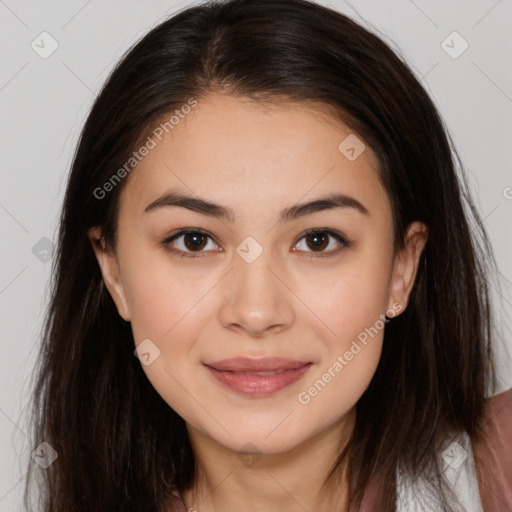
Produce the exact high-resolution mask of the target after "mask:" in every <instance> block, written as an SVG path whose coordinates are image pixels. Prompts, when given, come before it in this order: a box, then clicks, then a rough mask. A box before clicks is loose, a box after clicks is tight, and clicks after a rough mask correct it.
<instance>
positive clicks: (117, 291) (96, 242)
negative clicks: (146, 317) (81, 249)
mask: <svg viewBox="0 0 512 512" xmlns="http://www.w3.org/2000/svg"><path fill="white" fill-rule="evenodd" d="M88 237H89V240H90V242H91V245H92V248H93V250H94V254H95V256H96V259H97V260H98V265H99V267H100V270H101V275H102V276H103V282H104V283H105V286H106V287H107V290H108V291H109V293H110V296H111V297H112V300H113V301H114V303H115V305H116V307H117V311H118V312H119V314H120V315H121V317H122V318H123V319H124V320H126V321H127V322H129V321H130V310H129V308H128V301H127V299H126V290H125V288H124V284H123V280H122V278H121V272H120V268H119V261H118V260H117V257H116V255H115V253H114V250H113V249H111V248H109V247H107V244H106V242H105V238H104V237H103V235H102V233H101V228H100V227H99V226H96V227H93V228H90V229H89V231H88Z"/></svg>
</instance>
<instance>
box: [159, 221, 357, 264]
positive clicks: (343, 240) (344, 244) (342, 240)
mask: <svg viewBox="0 0 512 512" xmlns="http://www.w3.org/2000/svg"><path fill="white" fill-rule="evenodd" d="M189 233H198V234H202V235H205V236H206V237H207V238H210V239H211V240H212V241H213V242H214V243H215V244H217V245H219V244H218V243H217V242H216V240H215V237H213V236H212V235H211V234H210V233H208V232H207V231H205V230H203V229H200V228H182V229H180V230H178V231H176V232H175V233H174V234H172V235H170V236H168V237H166V238H165V239H164V240H163V241H162V245H163V246H164V247H165V248H166V249H167V250H168V251H170V252H173V253H175V254H178V255H180V256H182V257H188V258H197V257H201V256H202V255H203V254H205V253H207V252H210V251H197V252H194V251H183V250H181V249H175V248H173V247H172V246H171V243H172V242H173V241H174V240H175V239H177V238H179V237H180V236H183V235H186V234H189ZM311 234H325V235H328V236H331V237H332V238H334V239H335V240H336V241H337V242H338V243H339V245H340V247H338V248H337V249H331V250H329V251H323V252H318V253H315V252H314V251H293V252H294V253H297V252H299V253H305V254H306V257H312V258H322V257H328V256H334V255H336V254H338V253H339V252H340V250H342V249H344V248H348V247H350V246H351V244H352V242H351V241H350V240H349V239H348V238H347V237H346V236H344V235H342V234H341V233H339V232H338V231H336V230H333V229H330V228H311V229H308V230H306V231H304V232H303V233H301V234H300V235H299V237H298V238H297V240H296V241H295V242H294V244H293V246H294V247H295V246H296V245H297V244H298V243H299V242H300V241H301V240H302V239H303V238H305V237H306V236H308V235H311Z"/></svg>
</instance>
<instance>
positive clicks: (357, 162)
mask: <svg viewBox="0 0 512 512" xmlns="http://www.w3.org/2000/svg"><path fill="white" fill-rule="evenodd" d="M169 117H170V116H165V118H164V119H165V120H167V119H168V118H169ZM153 139H154V140H155V142H156V144H155V146H154V148H153V149H151V151H149V153H148V154H147V156H145V157H144V158H143V159H142V160H141V161H140V163H139V164H138V165H137V166H136V168H135V169H134V171H133V172H132V174H131V175H130V176H129V180H128V183H127V184H126V187H125V189H124V190H123V193H122V197H121V203H125V204H126V203H129V204H130V210H132V211H133V210H134V209H135V210H137V211H142V210H144V208H145V206H147V204H149V202H150V201H151V200H152V199H154V196H155V194H161V193H162V192H163V191H165V189H171V188H172V189H179V190H181V191H182V192H184V193H187V194H188V195H194V194H196V195H200V196H202V197H210V198H212V199H215V200H216V202H221V203H223V204H233V205H238V206H242V205H247V206H248V207H249V206H250V207H252V208H253V207H258V208H260V209H261V207H262V206H264V205H265V204H266V205H267V206H269V207H270V203H273V202H277V203H283V202H284V203H286V204H289V203H291V202H294V201H295V202H297V201H299V200H301V199H302V198H304V199H308V198H312V197H313V196H315V195H321V194H324V195H325V193H326V192H332V191H333V190H334V189H336V190H338V191H342V192H344V193H352V194H354V195H355V194H357V195H358V196H359V197H360V198H364V199H365V200H366V201H369V202H371V203H373V205H374V206H378V203H379V201H380V202H382V203H383V204H382V206H383V207H385V206H386V204H385V203H386V194H385V192H384V189H383V188H382V185H381V182H380V179H379V175H378V160H377V157H376V155H375V154H374V153H373V151H372V150H371V148H370V147H369V146H368V145H366V144H364V141H363V140H362V139H361V138H360V137H359V136H358V135H357V134H355V133H353V132H352V130H351V129H350V128H349V127H348V126H347V125H345V124H344V123H343V122H341V121H340V120H339V119H336V118H335V117H334V114H333V113H332V111H331V110H329V109H328V108H327V107H325V106H323V105H320V104H311V103H309V104H305V103H291V102H285V101H284V100H283V102H282V103H280V104H271V105H269V104H268V103H256V102H254V101H252V100H249V99H247V98H240V97H235V96H232V95H226V94H219V93H215V94H211V95H209V96H206V97H205V98H202V99H199V100H198V103H197V105H196V106H195V107H194V108H193V109H192V110H191V111H190V112H189V113H187V114H186V115H183V114H182V115H181V116H180V119H179V123H178V124H176V125H174V126H173V128H172V129H168V133H164V134H163V137H162V140H158V139H156V138H154V137H153ZM347 150H348V152H347ZM354 156H355V157H356V158H354ZM262 201H264V203H262ZM253 211H254V209H253Z"/></svg>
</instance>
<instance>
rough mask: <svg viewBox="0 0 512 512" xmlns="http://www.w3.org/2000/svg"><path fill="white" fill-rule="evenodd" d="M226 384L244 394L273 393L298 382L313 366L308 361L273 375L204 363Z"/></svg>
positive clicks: (262, 394)
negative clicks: (216, 367)
mask: <svg viewBox="0 0 512 512" xmlns="http://www.w3.org/2000/svg"><path fill="white" fill-rule="evenodd" d="M204 366H205V367H206V368H207V369H208V370H209V371H210V373H211V374H212V375H213V376H214V377H215V378H216V379H217V380H218V381H219V382H221V383H222V384H224V386H226V387H227V388H229V389H231V390H233V391H236V392H237V393H242V394H244V395H260V396H265V395H272V394H273V393H276V392H277V391H279V390H281V389H283V388H285V387H287V386H290V385H291V384H293V383H294V382H297V381H298V380H299V379H300V378H301V377H302V376H303V375H304V374H305V373H306V372H307V371H308V370H309V367H310V366H311V363H308V364H306V365H304V366H301V367H300V368H296V369H294V370H285V371H284V372H282V373H275V374H273V375H247V374H243V373H235V372H232V371H223V370H217V369H215V368H212V367H211V366H206V365H204Z"/></svg>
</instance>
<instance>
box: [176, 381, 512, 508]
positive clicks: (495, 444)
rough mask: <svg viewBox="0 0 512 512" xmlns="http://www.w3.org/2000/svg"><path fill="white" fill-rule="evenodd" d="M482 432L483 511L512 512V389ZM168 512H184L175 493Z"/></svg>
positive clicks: (478, 455) (494, 403)
mask: <svg viewBox="0 0 512 512" xmlns="http://www.w3.org/2000/svg"><path fill="white" fill-rule="evenodd" d="M485 433H486V437H485V439H484V440H483V441H482V442H480V443H479V444H478V445H476V446H473V452H474V457H475V468H476V473H477V476H478V486H479V490H480V498H481V500H482V507H483V510H484V512H505V511H511V512H512V388H511V389H509V390H508V391H505V392H503V393H500V394H499V395H496V396H494V397H493V398H491V399H490V406H489V410H488V415H487V419H486V426H485ZM373 502H374V496H373V491H372V488H370V489H368V491H367V493H366V494H365V497H364V500H363V503H362V505H361V509H360V512H372V510H373ZM193 510H194V509H192V512H193ZM169 512H187V510H186V509H185V505H184V503H183V502H182V501H181V499H180V498H179V496H178V495H177V494H176V496H175V497H174V501H173V503H172V504H171V508H170V511H169Z"/></svg>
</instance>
